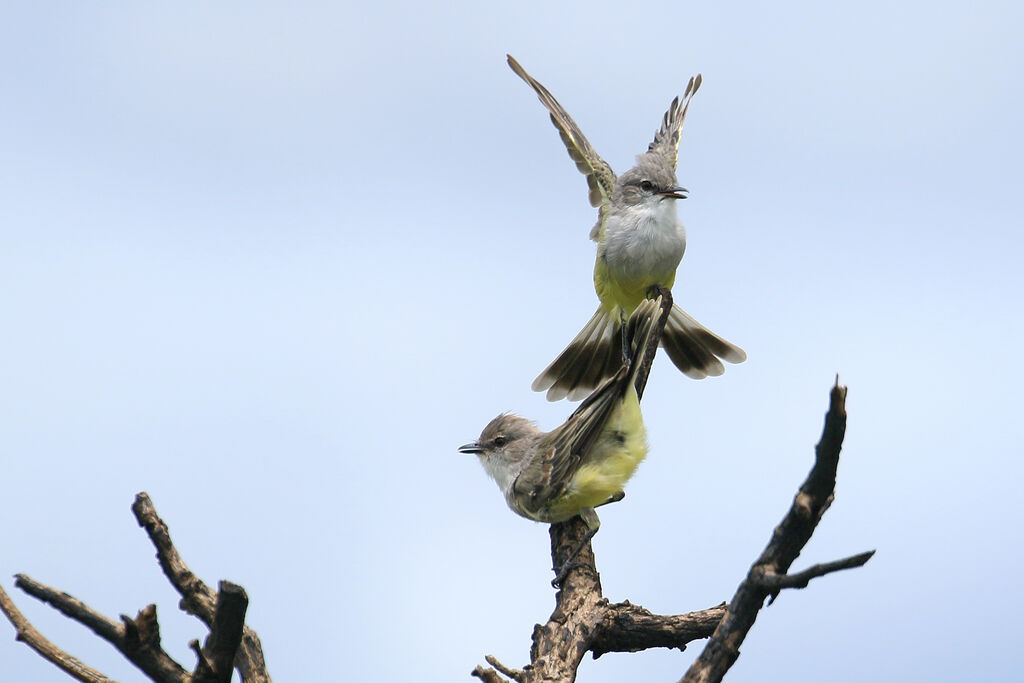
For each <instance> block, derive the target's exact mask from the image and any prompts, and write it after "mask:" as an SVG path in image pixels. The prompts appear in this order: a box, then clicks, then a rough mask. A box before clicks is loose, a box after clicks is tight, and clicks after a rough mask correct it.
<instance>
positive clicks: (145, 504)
mask: <svg viewBox="0 0 1024 683" xmlns="http://www.w3.org/2000/svg"><path fill="white" fill-rule="evenodd" d="M132 512H133V513H134V514H135V519H136V520H138V523H139V526H141V527H143V528H144V529H145V530H146V534H147V535H148V536H149V539H150V541H152V543H153V546H154V547H156V557H157V560H158V561H159V562H160V568H161V569H162V570H163V572H164V574H165V575H166V576H167V579H168V580H169V581H170V582H171V585H172V586H174V588H175V590H177V591H178V593H179V594H180V595H181V603H180V606H181V609H183V610H184V611H185V612H187V613H189V614H192V615H195V616H196V617H198V618H199V619H200V621H202V622H203V623H204V624H206V625H207V626H208V627H209V628H211V629H212V628H214V612H215V610H216V605H217V596H216V594H214V592H213V590H212V589H211V588H210V587H209V586H208V585H206V584H205V583H204V582H203V581H201V580H200V579H199V578H198V577H197V576H196V575H195V574H194V573H193V572H192V570H191V569H189V568H188V565H186V564H185V561H184V560H183V559H182V558H181V555H180V554H179V553H178V550H177V549H176V548H175V547H174V543H173V542H172V541H171V534H170V531H169V530H168V528H167V524H166V523H164V521H163V520H162V519H160V516H159V515H158V514H157V512H156V508H155V507H154V506H153V501H152V500H150V498H149V495H148V494H146V493H145V492H142V493H139V494H138V495H137V496H135V502H134V504H132ZM234 665H235V667H236V668H237V669H238V672H239V673H240V674H241V675H242V679H243V680H245V681H246V683H270V675H269V674H268V673H267V666H266V663H265V662H264V660H263V647H262V645H261V644H260V639H259V636H258V635H256V632H255V631H253V630H252V629H251V628H249V627H248V626H243V628H242V644H241V647H239V648H238V651H237V654H236V655H235V662H234Z"/></svg>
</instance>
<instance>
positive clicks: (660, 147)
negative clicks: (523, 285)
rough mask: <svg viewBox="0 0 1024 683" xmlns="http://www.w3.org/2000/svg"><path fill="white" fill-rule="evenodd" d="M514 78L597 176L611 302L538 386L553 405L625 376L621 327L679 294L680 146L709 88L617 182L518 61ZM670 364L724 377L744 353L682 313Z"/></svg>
mask: <svg viewBox="0 0 1024 683" xmlns="http://www.w3.org/2000/svg"><path fill="white" fill-rule="evenodd" d="M508 64H509V66H510V67H512V70H513V71H514V72H515V73H516V74H517V75H518V76H519V77H520V78H522V79H523V80H524V81H526V82H527V83H528V84H529V85H530V87H531V88H533V89H534V91H535V92H536V93H537V96H538V97H539V98H540V101H541V102H542V103H543V104H544V106H545V107H547V109H548V111H549V112H550V113H551V121H552V122H553V123H554V124H555V127H556V128H557V129H558V132H559V134H560V135H561V138H562V141H563V142H564V143H565V146H566V149H568V150H569V156H570V157H572V159H573V161H575V162H576V167H577V168H578V169H579V170H580V171H581V172H583V173H584V174H585V175H586V176H587V184H588V185H589V187H590V204H591V205H592V206H595V207H598V214H597V224H596V225H594V228H593V230H591V231H590V239H592V240H594V241H595V242H597V260H596V262H595V264H594V288H595V289H596V290H597V296H598V298H599V299H600V301H601V303H600V306H598V309H597V312H596V313H595V314H594V316H593V317H592V318H591V319H590V321H589V322H588V323H587V324H586V326H584V328H583V330H581V331H580V333H579V334H578V335H576V338H575V339H573V340H572V342H570V343H569V346H567V347H566V349H565V350H564V351H562V353H561V355H559V356H558V358H556V359H555V360H554V362H553V363H551V365H549V366H548V367H547V369H545V370H544V371H543V372H542V373H540V375H539V376H538V377H537V379H535V380H534V381H533V389H534V391H545V390H547V398H548V400H549V401H557V400H560V399H563V398H566V397H568V398H569V399H570V400H573V401H575V400H579V399H581V398H583V397H584V396H586V395H588V394H589V393H590V392H591V391H593V390H594V389H595V388H596V387H597V386H598V385H599V384H600V383H601V382H602V381H603V380H604V379H605V378H607V377H608V376H609V375H612V374H614V373H615V372H616V370H617V368H618V358H619V355H620V352H621V350H620V348H619V347H620V345H621V342H620V334H619V328H620V326H621V325H622V322H623V321H624V320H625V319H626V318H627V317H628V316H629V315H630V314H631V313H632V312H633V311H634V309H636V307H637V306H638V305H639V304H640V302H641V301H643V300H644V298H645V297H646V296H647V294H648V291H649V290H650V289H651V288H652V287H653V286H657V285H660V286H663V287H666V288H671V287H672V284H673V282H674V281H675V275H676V267H677V266H678V265H679V261H680V260H681V259H682V258H683V251H684V250H685V249H686V232H685V230H684V229H683V224H682V222H680V220H679V216H678V215H677V213H676V200H677V199H685V198H686V192H687V191H686V189H685V188H682V187H680V186H679V184H678V182H677V180H676V172H675V168H676V158H677V155H678V152H679V137H680V131H681V130H682V127H683V121H684V119H685V118H686V111H687V109H688V108H689V105H690V99H691V98H692V97H693V94H694V93H695V92H697V89H698V88H699V87H700V84H701V77H700V75H699V74H698V75H697V76H696V77H694V78H691V79H690V81H689V83H688V84H687V86H686V90H685V92H684V93H683V96H682V98H681V99H680V98H678V97H677V98H675V99H674V100H672V104H671V105H670V106H669V109H668V111H667V112H666V113H665V116H664V118H663V120H662V124H661V129H660V130H659V131H658V132H657V133H656V134H655V135H654V142H652V143H651V144H650V145H649V146H648V148H647V152H645V153H644V154H641V155H639V156H637V158H636V166H634V167H633V168H631V169H629V170H628V171H626V172H625V173H623V174H622V175H621V176H616V175H615V173H614V172H613V171H612V169H611V166H609V165H608V163H607V162H606V161H605V160H604V159H602V158H601V157H600V156H599V155H598V154H597V152H595V151H594V148H593V147H592V146H591V145H590V143H589V142H588V141H587V139H586V138H585V137H584V136H583V133H582V132H581V131H580V129H579V126H577V125H576V122H575V121H573V120H572V118H571V117H570V116H569V114H568V113H567V112H566V111H565V109H563V108H562V105H561V104H559V103H558V100H556V99H555V98H554V97H553V96H552V95H551V93H550V92H548V90H547V88H545V87H544V86H543V85H541V84H540V83H538V82H537V81H536V80H535V79H534V78H533V77H532V76H530V75H529V74H528V73H526V70H525V69H523V67H522V66H520V64H519V62H517V61H516V60H515V59H514V58H513V57H512V56H511V55H508ZM661 344H662V346H663V347H664V348H665V351H666V352H667V353H668V355H669V358H671V359H672V362H673V363H675V365H676V367H677V368H679V369H680V370H681V371H682V372H683V373H684V374H685V375H686V376H688V377H692V378H694V379H703V378H704V377H707V376H709V375H712V376H715V375H721V374H722V373H723V372H724V371H725V368H724V367H723V365H722V362H721V360H719V359H720V358H721V359H722V360H726V361H729V362H730V363H741V362H743V361H744V360H746V357H747V355H746V354H745V353H744V352H743V349H741V348H739V347H738V346H735V345H734V344H731V343H729V342H727V341H726V340H724V339H722V338H721V337H719V336H718V335H716V334H714V333H713V332H711V331H710V330H708V329H707V328H705V327H704V326H703V325H701V324H700V323H698V322H697V321H696V320H694V319H693V318H691V317H690V316H689V315H687V314H686V313H685V312H684V311H683V310H682V309H680V308H678V307H673V308H672V312H671V314H670V315H669V319H668V323H667V325H666V326H665V329H664V332H663V333H662V336H661Z"/></svg>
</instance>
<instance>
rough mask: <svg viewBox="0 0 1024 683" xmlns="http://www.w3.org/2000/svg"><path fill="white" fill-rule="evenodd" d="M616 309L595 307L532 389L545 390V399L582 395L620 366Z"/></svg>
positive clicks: (575, 397) (581, 396) (619, 340)
mask: <svg viewBox="0 0 1024 683" xmlns="http://www.w3.org/2000/svg"><path fill="white" fill-rule="evenodd" d="M620 328H621V321H620V309H619V308H618V307H615V308H613V309H611V310H605V309H604V308H603V307H602V308H599V309H597V312H596V313H594V315H593V317H591V318H590V320H589V321H588V322H587V324H586V325H584V326H583V329H582V330H580V333H579V334H577V335H576V337H575V338H574V339H573V340H572V341H571V342H569V345H568V346H567V347H565V350H564V351H562V353H560V354H559V355H558V358H556V359H555V360H554V361H553V362H552V363H551V365H549V366H548V367H547V368H545V369H544V371H543V372H542V373H540V375H538V376H537V379H535V380H533V385H532V387H533V390H534V391H545V390H547V392H548V393H547V399H548V400H549V401H560V400H562V399H563V398H568V399H569V400H570V401H578V400H580V399H582V398H586V397H587V396H588V395H589V394H590V393H591V392H592V391H593V390H594V389H596V388H597V387H598V386H599V385H600V384H601V382H602V381H603V380H605V379H607V378H608V377H611V376H612V375H614V374H615V373H616V372H617V371H618V369H619V367H620V366H621V365H622V333H621V330H620Z"/></svg>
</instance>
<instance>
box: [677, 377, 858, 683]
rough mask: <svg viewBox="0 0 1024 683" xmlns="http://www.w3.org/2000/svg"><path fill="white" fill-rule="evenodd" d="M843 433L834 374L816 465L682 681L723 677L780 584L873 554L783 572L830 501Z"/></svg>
mask: <svg viewBox="0 0 1024 683" xmlns="http://www.w3.org/2000/svg"><path fill="white" fill-rule="evenodd" d="M845 433H846V388H845V387H841V386H839V381H838V378H836V384H835V386H834V387H833V388H832V392H831V395H830V403H829V410H828V412H827V413H826V414H825V427H824V430H823V432H822V435H821V440H820V441H819V442H818V445H817V446H816V447H815V460H814V466H813V467H812V468H811V471H810V473H809V474H808V475H807V479H806V480H805V481H804V483H803V485H802V486H801V487H800V490H799V492H798V493H797V495H796V497H795V498H794V500H793V504H792V506H790V509H789V511H788V512H787V513H786V516H785V517H783V518H782V521H781V522H779V525H778V526H777V527H775V532H774V533H773V535H772V539H771V541H770V542H769V543H768V546H767V547H766V548H765V549H764V552H762V553H761V556H760V557H759V558H758V559H757V561H756V562H755V563H754V564H753V566H752V567H751V568H750V571H749V572H748V574H747V577H746V578H745V579H744V580H743V581H742V582H741V583H740V585H739V588H737V590H736V594H735V595H734V596H733V599H732V602H731V603H729V609H728V611H727V613H726V616H725V618H724V619H722V621H721V623H719V625H718V627H717V628H716V629H715V633H714V635H712V636H711V640H710V641H708V643H707V645H706V646H705V647H704V650H703V652H701V654H700V656H699V657H697V659H696V661H694V663H693V664H692V665H691V666H690V669H689V670H688V671H687V672H686V675H685V676H683V678H682V682H684V683H696V682H700V683H705V682H717V681H721V680H722V677H723V676H725V673H726V671H728V670H729V667H731V666H732V665H733V663H734V662H735V661H736V658H737V657H739V654H740V651H739V647H740V644H742V643H743V640H744V638H746V635H747V633H748V632H749V631H750V628H751V627H752V626H753V625H754V620H755V619H756V618H757V613H758V611H759V610H760V609H761V608H762V607H763V606H764V601H765V598H767V597H769V596H772V597H773V599H774V597H775V596H776V595H778V592H779V591H780V590H781V589H782V588H787V587H790V586H792V587H796V586H798V585H800V584H801V583H802V585H804V586H806V585H807V582H808V581H810V580H811V578H813V577H814V576H822V575H824V574H827V573H829V572H832V571H837V570H838V569H845V568H849V567H854V566H861V565H863V564H864V563H865V562H867V561H868V560H869V559H870V558H871V555H872V554H873V551H872V552H871V553H862V554H861V555H857V556H855V557H852V558H848V559H847V560H840V561H839V562H838V563H835V562H833V563H828V564H825V565H817V566H815V567H811V568H810V569H808V570H805V571H804V572H800V573H799V574H794V575H793V576H788V575H787V574H786V572H787V571H788V570H789V567H790V566H791V565H792V564H793V561H794V560H796V558H797V557H798V556H799V555H800V551H801V550H803V548H804V546H805V545H806V544H807V541H808V540H809V539H810V538H811V534H812V533H814V529H815V528H816V527H817V525H818V522H819V521H820V520H821V517H822V515H824V514H825V511H826V510H827V509H828V507H829V506H830V505H831V504H832V500H833V497H834V495H835V485H836V470H837V468H838V465H839V452H840V450H841V449H842V445H843V437H844V436H845ZM840 565H842V566H840ZM822 568H823V569H822ZM815 572H818V573H815ZM769 577H770V578H769Z"/></svg>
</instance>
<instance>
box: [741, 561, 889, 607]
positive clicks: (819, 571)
mask: <svg viewBox="0 0 1024 683" xmlns="http://www.w3.org/2000/svg"><path fill="white" fill-rule="evenodd" d="M874 554H875V551H874V550H869V551H867V552H866V553H859V554H857V555H852V556H850V557H845V558H843V559H841V560H834V561H832V562H822V563H821V564H815V565H811V566H810V567H808V568H807V569H805V570H803V571H802V572H797V573H795V574H776V573H774V572H765V573H764V574H762V575H761V576H760V577H759V579H758V580H759V581H760V583H761V585H762V586H763V587H765V588H767V589H768V590H769V591H772V593H773V594H777V592H778V590H779V589H780V588H807V584H809V583H810V582H811V579H816V578H818V577H819V576H825V575H826V574H831V573H832V572H838V571H842V570H843V569H855V568H857V567H863V566H864V565H865V564H867V561H868V560H870V559H871V556H872V555H874ZM768 604H769V605H770V604H771V601H769V603H768Z"/></svg>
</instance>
